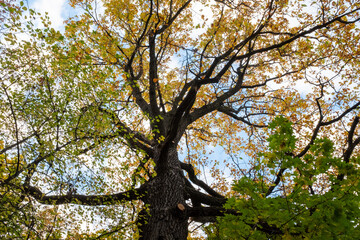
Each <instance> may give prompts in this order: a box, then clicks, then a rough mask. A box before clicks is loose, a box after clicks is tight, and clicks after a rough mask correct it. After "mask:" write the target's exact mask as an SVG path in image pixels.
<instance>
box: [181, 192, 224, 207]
mask: <svg viewBox="0 0 360 240" xmlns="http://www.w3.org/2000/svg"><path fill="white" fill-rule="evenodd" d="M185 189H186V192H187V193H188V194H189V195H190V197H191V198H193V199H196V201H198V202H201V203H203V204H206V205H210V206H222V205H224V204H225V203H226V200H227V199H226V198H224V197H221V198H218V197H213V196H209V195H206V194H205V193H202V192H199V191H197V190H195V189H193V188H190V187H186V188H185Z"/></svg>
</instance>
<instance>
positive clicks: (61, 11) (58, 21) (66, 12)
mask: <svg viewBox="0 0 360 240" xmlns="http://www.w3.org/2000/svg"><path fill="white" fill-rule="evenodd" d="M28 3H29V7H30V8H33V9H35V10H36V11H38V12H40V13H41V14H45V12H47V13H48V14H49V18H50V21H51V25H52V27H53V28H55V29H57V30H60V29H61V28H62V27H63V25H64V20H65V19H66V18H68V17H70V16H72V15H73V13H74V10H72V9H71V8H70V6H69V5H68V0H28Z"/></svg>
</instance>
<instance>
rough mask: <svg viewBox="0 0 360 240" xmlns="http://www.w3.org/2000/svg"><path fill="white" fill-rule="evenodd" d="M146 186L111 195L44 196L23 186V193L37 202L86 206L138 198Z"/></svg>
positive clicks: (35, 189) (30, 187)
mask: <svg viewBox="0 0 360 240" xmlns="http://www.w3.org/2000/svg"><path fill="white" fill-rule="evenodd" d="M145 191H146V188H145V187H140V188H137V189H132V190H129V191H125V192H121V193H116V194H111V195H89V196H87V195H77V194H75V195H71V194H68V195H54V196H45V194H44V193H42V192H41V191H40V190H39V189H38V188H36V187H33V186H25V187H24V193H25V194H29V195H31V196H32V197H34V198H35V199H36V200H37V201H38V202H39V203H42V204H51V205H61V204H67V203H73V204H81V205H88V206H98V205H113V204H117V203H120V202H123V201H131V200H138V199H141V198H142V197H143V195H144V194H145Z"/></svg>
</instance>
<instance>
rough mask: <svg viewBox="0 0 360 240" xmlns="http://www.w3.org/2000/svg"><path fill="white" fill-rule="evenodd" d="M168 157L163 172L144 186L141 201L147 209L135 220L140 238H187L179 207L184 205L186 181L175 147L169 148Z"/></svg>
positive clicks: (186, 228) (156, 239) (184, 220)
mask: <svg viewBox="0 0 360 240" xmlns="http://www.w3.org/2000/svg"><path fill="white" fill-rule="evenodd" d="M168 157H169V159H168V168H167V170H166V172H164V173H163V174H161V175H159V176H156V177H155V178H154V179H153V180H151V182H149V184H148V185H147V190H148V191H147V194H146V197H145V199H144V202H145V204H147V207H148V208H147V209H144V210H143V211H142V213H141V214H140V216H139V220H140V221H139V223H138V225H139V230H140V235H141V237H140V239H144V240H160V239H162V240H165V239H166V240H173V239H178V240H186V239H187V234H188V221H187V218H186V216H185V212H183V211H182V210H183V209H181V206H185V200H184V185H185V182H184V179H183V176H182V171H181V168H180V163H179V160H178V155H177V152H176V149H175V148H174V149H170V151H169V155H168ZM179 204H180V205H179ZM179 206H180V208H179Z"/></svg>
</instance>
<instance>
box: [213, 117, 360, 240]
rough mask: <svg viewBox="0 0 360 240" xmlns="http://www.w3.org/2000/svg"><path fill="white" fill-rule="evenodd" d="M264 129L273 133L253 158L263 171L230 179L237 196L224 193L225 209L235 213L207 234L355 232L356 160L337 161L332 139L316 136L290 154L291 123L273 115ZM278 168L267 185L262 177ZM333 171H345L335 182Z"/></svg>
mask: <svg viewBox="0 0 360 240" xmlns="http://www.w3.org/2000/svg"><path fill="white" fill-rule="evenodd" d="M270 128H271V129H272V130H273V132H272V134H271V135H270V136H269V137H268V143H269V144H268V152H266V153H264V154H261V156H260V157H259V159H257V161H258V163H259V166H258V167H259V169H260V168H261V169H263V170H264V171H258V174H257V175H256V176H254V177H253V178H250V177H243V178H241V179H240V180H238V181H236V182H235V183H234V185H233V190H234V191H235V193H236V195H237V196H238V197H232V198H230V199H229V200H228V201H227V203H226V208H227V209H232V210H236V214H229V215H226V216H225V217H222V218H220V219H219V225H218V226H217V227H214V226H212V228H213V229H212V231H210V232H212V233H211V235H210V236H213V237H214V238H216V236H221V237H220V238H219V239H356V238H357V237H356V236H359V234H360V229H359V220H360V219H359V216H360V209H359V202H360V199H359V190H360V186H359V178H358V176H359V166H358V164H359V163H358V161H357V159H352V163H351V164H350V163H348V164H346V163H345V164H344V163H341V159H340V158H339V157H336V156H335V154H334V144H333V143H332V141H331V140H329V139H327V138H322V139H316V140H315V141H314V142H313V144H312V145H311V147H310V149H309V152H308V153H307V154H306V155H304V156H303V157H301V158H299V157H296V156H295V155H294V154H293V152H295V151H296V138H295V136H294V133H293V130H292V124H291V122H290V121H288V120H287V119H286V118H284V117H277V118H275V119H274V121H272V123H271V124H270ZM265 169H266V171H265ZM281 169H286V170H281ZM280 171H282V175H281V176H280V182H278V183H276V181H275V184H276V186H275V188H273V187H274V183H273V185H269V181H268V180H269V179H272V178H274V177H275V178H276V177H278V176H279V172H280ZM261 172H262V173H261ZM339 172H341V173H344V174H346V175H347V179H346V180H345V181H342V182H341V183H340V182H339V179H338V178H337V177H336V176H337V174H336V173H339ZM274 173H275V176H274ZM276 174H277V176H276ZM270 189H271V192H270ZM239 196H240V197H239Z"/></svg>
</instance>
